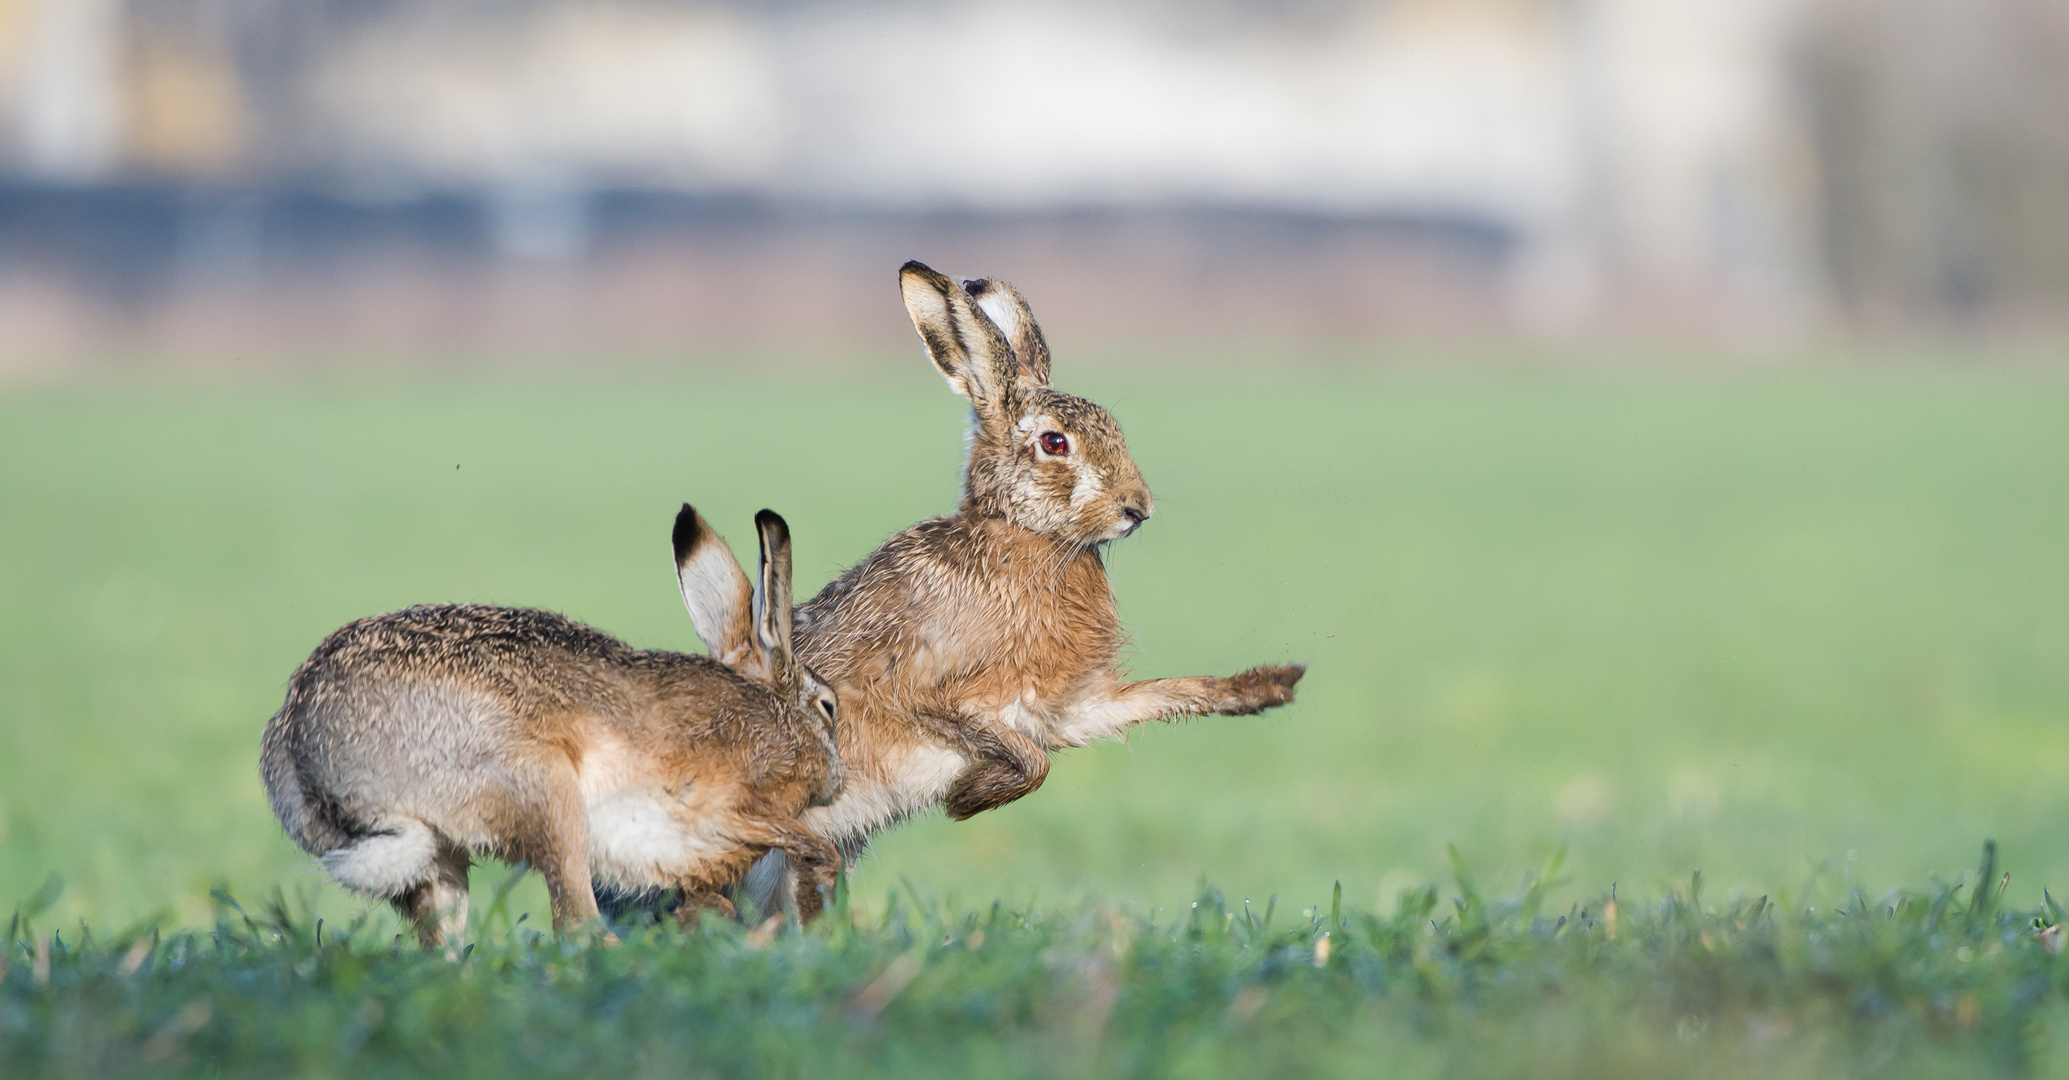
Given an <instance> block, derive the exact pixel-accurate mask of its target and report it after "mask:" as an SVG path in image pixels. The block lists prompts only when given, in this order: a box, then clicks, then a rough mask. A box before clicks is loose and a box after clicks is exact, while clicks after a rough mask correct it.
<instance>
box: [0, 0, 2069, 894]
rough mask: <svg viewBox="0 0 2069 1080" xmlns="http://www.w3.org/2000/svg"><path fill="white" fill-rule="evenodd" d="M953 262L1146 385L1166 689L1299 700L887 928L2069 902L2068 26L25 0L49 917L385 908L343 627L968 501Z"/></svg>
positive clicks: (926, 876) (27, 234) (839, 554)
mask: <svg viewBox="0 0 2069 1080" xmlns="http://www.w3.org/2000/svg"><path fill="white" fill-rule="evenodd" d="M909 258H920V259H923V260H926V261H928V262H929V263H931V264H933V265H935V266H936V267H938V268H941V269H943V270H945V271H948V272H952V273H963V274H985V275H992V276H997V277H1002V278H1004V279H1007V280H1010V281H1012V282H1014V283H1015V284H1016V285H1018V286H1019V287H1020V288H1021V289H1022V290H1023V291H1024V292H1025V293H1026V294H1027V295H1028V296H1029V297H1030V299H1031V301H1032V302H1033V305H1034V307H1035V309H1036V311H1037V312H1038V314H1039V315H1040V317H1041V319H1042V323H1043V325H1044V327H1045V329H1046V330H1047V331H1048V334H1049V339H1050V341H1051V342H1052V344H1053V345H1054V347H1055V349H1056V353H1057V362H1056V377H1057V383H1058V385H1059V387H1060V388H1062V389H1065V390H1068V391H1072V392H1077V393H1082V394H1085V395H1087V396H1089V397H1092V398H1094V399H1095V400H1098V401H1100V402H1102V403H1103V404H1106V405H1108V406H1110V407H1111V408H1112V409H1113V410H1114V411H1115V413H1116V414H1117V415H1118V416H1119V418H1120V420H1121V422H1122V423H1123V425H1124V426H1125V427H1126V429H1127V431H1128V433H1129V437H1130V441H1131V446H1132V447H1133V450H1134V452H1135V454H1136V456H1137V458H1138V460H1139V461H1140V463H1141V465H1142V467H1143V470H1144V472H1145V475H1146V476H1147V477H1148V479H1149V481H1150V483H1151V484H1152V486H1153V487H1154V488H1155V489H1156V491H1157V493H1158V496H1159V508H1158V514H1157V518H1156V520H1155V522H1154V523H1153V524H1152V526H1151V527H1149V528H1147V529H1145V530H1144V532H1143V533H1142V535H1140V536H1138V537H1135V538H1131V539H1130V540H1129V541H1128V542H1126V543H1125V544H1122V545H1119V546H1117V547H1116V548H1115V549H1114V550H1113V552H1112V562H1111V565H1112V568H1113V578H1114V583H1115V589H1116V592H1117V594H1118V596H1119V600H1120V604H1121V608H1122V612H1123V614H1124V616H1125V617H1126V618H1127V620H1128V622H1129V625H1130V627H1131V629H1132V630H1133V632H1134V634H1135V641H1134V644H1133V646H1132V649H1131V652H1130V654H1129V662H1130V663H1131V664H1132V665H1133V666H1134V669H1135V671H1136V672H1137V673H1138V674H1139V675H1143V676H1155V675H1178V674H1198V673H1228V672H1233V671H1235V670H1237V669H1239V668H1241V667H1244V666H1247V665H1250V664H1253V663H1258V662H1264V661H1274V660H1282V659H1301V660H1305V661H1307V662H1308V663H1310V664H1311V665H1312V667H1311V671H1312V674H1311V676H1310V677H1309V679H1308V681H1307V682H1306V683H1304V684H1303V686H1302V689H1301V699H1300V702H1299V703H1298V704H1296V705H1295V706H1293V707H1292V708H1289V709H1285V710H1281V711H1278V712H1274V713H1272V714H1270V715H1268V716H1266V717H1262V718H1254V719H1238V720H1208V721H1201V722H1197V723H1192V724H1188V725H1184V726H1181V727H1170V728H1166V727H1158V728H1154V729H1151V730H1147V731H1145V732H1143V733H1141V734H1140V735H1139V736H1138V737H1136V738H1135V739H1134V740H1133V741H1131V742H1130V743H1127V744H1109V745H1106V746H1102V747H1097V748H1089V749H1085V750H1079V751H1072V752H1069V753H1065V754H1062V755H1059V756H1058V760H1057V764H1056V768H1055V771H1054V772H1053V773H1052V774H1051V777H1050V779H1049V781H1048V784H1047V786H1046V787H1045V788H1044V789H1043V790H1042V791H1040V792H1038V793H1037V794H1035V795H1034V796H1033V797H1031V798H1029V799H1026V800H1023V801H1022V802H1021V803H1018V804H1015V805H1014V806H1011V807H1008V808H1005V809H1003V810H1000V811H997V812H994V813H989V814H985V815H982V816H981V817H979V818H978V819H976V820H973V821H971V822H968V823H963V824H950V823H947V822H945V821H943V820H941V819H940V818H939V817H938V816H936V817H932V818H928V819H925V820H921V821H918V822H915V823H913V824H910V825H907V826H905V827H904V828H901V829H899V830H896V831H894V832H891V833H889V834H887V835H886V836H885V837H884V838H883V839H882V841H881V842H880V843H879V844H878V845H877V846H876V848H875V850H874V852H873V853H872V854H871V855H870V856H869V857H868V858H866V859H865V860H864V862H863V864H862V865H861V867H860V868H859V871H858V877H857V883H858V896H861V897H862V898H863V900H864V902H865V903H881V902H883V901H884V898H885V897H886V896H887V895H889V894H890V893H892V892H894V891H898V890H902V889H904V888H906V887H907V886H906V885H904V884H901V882H909V883H910V888H911V889H913V890H915V891H917V892H920V893H922V894H950V895H953V896H955V897H957V898H958V899H960V900H961V901H963V902H966V903H974V904H983V903H986V902H988V901H989V900H990V899H992V898H993V897H1004V898H1006V899H1007V900H1008V901H1009V902H1015V903H1018V902H1023V901H1025V900H1027V899H1029V898H1030V897H1032V898H1034V899H1036V900H1037V901H1057V900H1065V899H1068V898H1072V897H1083V896H1095V897H1102V898H1106V899H1111V900H1115V901H1120V902H1126V903H1131V904H1142V905H1150V906H1154V905H1165V906H1169V905H1175V904H1182V903H1183V902H1184V901H1186V900H1188V899H1190V897H1191V896H1192V890H1193V888H1194V887H1195V885H1196V883H1197V882H1199V881H1200V880H1201V879H1203V878H1205V879H1208V880H1211V881H1213V882H1216V883H1219V884H1220V885H1222V886H1224V887H1226V888H1227V889H1228V890H1229V891H1230V892H1231V894H1232V895H1234V896H1251V897H1255V898H1257V899H1258V900H1259V901H1260V902H1263V900H1264V898H1265V897H1266V896H1269V895H1271V894H1273V893H1280V894H1284V895H1285V896H1286V897H1287V898H1288V902H1289V903H1291V904H1293V905H1294V906H1295V908H1296V909H1297V908H1298V907H1299V906H1301V905H1306V904H1313V903H1316V902H1318V901H1320V900H1321V899H1323V898H1324V897H1326V896H1327V895H1328V891H1329V889H1330V887H1331V884H1332V883H1333V882H1334V881H1337V880H1341V881H1343V883H1344V886H1345V890H1346V898H1347V901H1348V902H1350V903H1352V904H1353V905H1359V906H1377V907H1389V906H1391V904H1392V902H1393V897H1394V895H1395V893H1396V892H1397V891H1398V890H1399V889H1401V888H1403V887H1406V886H1409V885H1412V884H1416V883H1419V882H1423V881H1427V880H1430V879H1432V878H1433V877H1435V876H1438V875H1440V874H1443V873H1446V872H1447V870H1448V856H1447V855H1446V844H1447V843H1450V842H1455V843H1456V844H1457V845H1458V847H1459V849H1460V850H1461V851H1462V852H1463V854H1464V856H1465V857H1466V858H1467V860H1468V861H1469V862H1471V863H1473V864H1474V865H1475V866H1476V867H1477V868H1478V869H1479V870H1480V871H1482V872H1483V873H1484V874H1485V875H1486V876H1487V878H1488V880H1490V881H1499V882H1508V883H1512V882H1514V881H1515V880H1517V875H1518V874H1520V873H1521V872H1522V869H1523V868H1524V867H1528V866H1534V865H1537V864H1539V863H1541V862H1542V861H1543V860H1545V859H1546V858H1547V857H1548V856H1549V855H1550V854H1551V853H1552V852H1553V851H1555V850H1557V849H1558V848H1559V847H1560V845H1561V844H1562V843H1563V844H1567V845H1570V848H1571V855H1570V858H1569V861H1568V864H1567V865H1568V869H1569V873H1570V875H1571V878H1572V881H1573V885H1572V888H1574V889H1577V890H1585V891H1587V892H1588V894H1589V895H1592V894H1593V892H1594V891H1596V890H1599V889H1601V888H1604V887H1606V886H1607V884H1608V883H1609V882H1611V881H1620V882H1622V883H1624V885H1625V887H1627V888H1634V889H1639V890H1645V889H1649V888H1652V887H1655V886H1657V885H1658V884H1660V883H1662V882H1666V881H1670V880H1671V881H1685V880H1686V877H1687V875H1688V874H1689V873H1690V872H1691V871H1692V870H1694V869H1696V868H1701V869H1703V870H1704V872H1705V877H1706V880H1707V881H1709V882H1711V883H1712V888H1713V889H1714V890H1717V891H1718V892H1724V891H1729V890H1733V889H1742V890H1747V891H1748V892H1749V894H1756V893H1759V892H1771V891H1776V890H1785V889H1786V890H1799V895H1800V890H1801V889H1802V888H1803V887H1804V883H1805V882H1806V881H1807V880H1808V879H1810V878H1811V877H1812V876H1814V875H1817V874H1823V875H1824V877H1825V879H1826V880H1827V881H1830V882H1835V883H1838V884H1837V885H1835V887H1847V886H1848V885H1850V884H1853V883H1859V884H1862V885H1863V887H1867V888H1878V887H1881V886H1884V885H1889V884H1893V883H1904V884H1910V885H1917V884H1920V883H1921V882H1923V881H1924V879H1925V876H1926V875H1928V874H1930V873H1933V872H1936V871H1947V870H1949V869H1951V868H1953V867H1957V866H1964V865H1969V864H1971V862H1972V859H1973V856H1974V853H1975V851H1976V849H1977V847H1978V845H1979V844H1980V842H1981V840H1982V839H1983V838H1984V837H1985V836H1994V837H1996V838H1997V839H1998V840H2000V841H2001V842H2002V843H2003V845H2004V852H2005V858H2006V865H2007V866H2008V867H2010V868H2011V870H2012V871H2013V873H2014V887H2015V888H2017V889H2019V890H2021V894H2020V895H2021V896H2025V895H2026V894H2027V893H2029V892H2032V893H2035V894H2036V895H2037V890H2038V888H2039V887H2040V886H2042V885H2046V884H2057V885H2061V884H2069V843H2065V842H2064V840H2063V836H2064V833H2063V831H2062V828H2061V825H2062V823H2063V822H2064V821H2069V573H2065V570H2069V564H2065V561H2064V556H2063V553H2064V552H2069V364H2065V363H2064V362H2063V361H2062V359H2061V358H2062V355H2063V353H2062V347H2063V343H2064V342H2065V340H2069V2H2064V0H1196V2H1192V3H1183V4H1181V3H1176V2H1166V0H1143V2H1140V3H1136V4H1128V5H1121V4H1095V3H1090V2H1078V0H1017V2H1014V3H994V2H989V0H973V2H968V3H959V4H947V3H936V2H928V0H885V2H881V3H876V4H872V5H855V4H836V3H830V2H817V0H770V2H767V3H760V4H750V3H686V2H685V3H676V2H662V0H653V2H645V3H642V2H633V0H623V2H580V3H577V2H566V0H412V2H407V3H404V2H388V0H292V2H290V0H0V905H4V904H5V903H6V901H8V900H9V899H11V898H16V897H20V896H23V895H26V894H28V893H30V892H31V891H33V890H34V889H35V888H36V887H37V886H38V885H39V884H40V883H41V882H42V881H43V880H44V879H45V878H46V877H47V876H49V875H50V874H52V873H57V874H61V875H62V876H64V878H65V879H66V880H67V881H68V882H69V886H68V891H67V892H66V893H65V900H64V901H63V903H64V904H65V905H68V906H67V907H66V908H65V909H64V910H65V911H66V912H67V913H68V914H69V915H71V916H77V917H82V918H88V919H91V920H94V921H95V923H96V925H99V924H101V923H121V922H125V921H127V920H131V919H141V918H147V917H151V916H153V915H154V913H162V912H171V913H173V915H174V917H175V918H176V919H177V920H178V921H189V922H191V921H198V920H202V919H205V918H206V917H207V916H208V901H207V896H208V892H209V889H210V888H211V887H212V886H214V885H217V884H222V885H225V886H227V887H229V888H230V889H231V890H232V891H233V892H234V893H235V894H236V895H238V896H241V897H245V898H247V899H249V898H254V897H257V896H260V895H263V894H264V893H265V892H266V891H267V890H269V889H271V888H273V887H275V886H282V887H286V888H288V889H290V890H293V889H303V890H311V896H312V897H313V902H315V903H316V904H317V905H318V907H319V908H320V909H322V910H326V911H329V912H332V913H333V914H337V913H342V912H348V911H352V910H357V909H358V907H359V905H357V904H356V903H354V902H353V901H351V900H349V899H348V898H346V897H344V896H343V895H342V894H341V893H338V892H337V891H336V890H334V889H331V888H330V887H328V886H323V885H320V884H319V882H320V876H319V875H318V874H317V872H316V871H315V869H314V867H313V865H312V864H311V862H310V861H309V860H308V859H307V858H306V857H304V856H302V855H301V854H299V853H298V852H296V851H295V850H294V849H293V847H292V845H291V844H289V843H288V842H287V841H286V839H285V838H284V837H283V836H282V835H281V834H280V832H279V830H278V828H277V826H275V824H274V823H273V821H272V819H271V816H270V814H269V812H268V810H267V807H266V805H265V800H264V794H263V792H262V790H261V789H260V785H259V780H258V776H257V769H256V763H255V758H256V750H257V738H258V732H259V729H260V727H261V725H262V724H263V723H264V720H265V718H266V717H267V716H268V715H269V714H270V713H271V712H272V711H273V710H274V709H275V708H277V706H278V703H279V699H280V695H281V692H282V688H283V686H284V683H285V680H286V678H287V675H288V673H289V672H290V671H292V670H293V668H294V666H295V664H296V663H298V662H299V660H300V659H301V658H302V657H303V656H305V655H306V654H307V652H308V650H309V649H310V648H311V647H312V646H314V644H315V643H316V642H317V641H318V640H320V639H321V638H322V636H323V635H324V634H325V633H327V632H329V631H330V630H331V629H333V628H335V627H336V626H338V625H339V624H341V623H343V622H345V621H346V620H348V619H351V618H354V617H357V616H360V615H365V614H368V613H371V612H376V611H381V610H387V609H391V608H394V607H399V606H402V605H404V604H408V603H414V602H426V601H447V600H478V601H488V602H502V603H515V604H529V605H537V606H544V607H551V608H556V609H560V610H564V611H567V612H569V613H570V614H572V615H575V616H576V617H579V618H582V619H585V620H587V621H590V622H593V623H595V624H597V625H599V626H601V627H604V628H605V629H608V630H611V631H613V632H615V633H618V634H621V635H623V636H625V637H626V638H628V639H629V640H631V641H632V642H634V643H635V644H638V645H642V646H650V647H668V648H693V647H694V639H693V638H692V636H691V634H690V631H689V627H688V623H687V620H686V618H685V617H684V616H683V614H682V612H681V611H680V606H679V602H678V600H677V598H676V594H675V590H674V588H673V585H672V583H671V581H670V578H669V576H668V575H669V570H668V565H667V561H666V559H667V557H666V555H665V554H664V552H665V550H666V544H665V538H664V536H663V533H664V531H665V528H666V525H667V523H668V521H669V520H671V518H672V515H673V512H674V509H675V507H676V506H677V504H679V503H680V502H681V501H683V500H685V499H688V500H693V501H695V502H696V503H697V504H698V505H699V506H700V507H701V508H702V509H704V510H705V511H706V513H707V514H708V515H709V516H710V517H711V518H712V520H713V521H715V522H717V523H718V524H719V525H720V527H721V528H722V530H724V531H726V532H728V533H730V534H731V535H733V536H734V538H735V539H736V540H740V539H742V538H744V537H747V536H748V531H747V529H746V522H747V521H748V520H749V517H750V516H751V514H752V513H753V511H754V510H755V509H756V508H758V507H761V506H773V507H776V508H778V509H780V510H782V511H783V512H784V513H785V514H786V515H787V516H788V517H789V519H790V521H791V522H792V524H793V527H794V528H795V529H796V531H797V537H798V549H797V550H798V579H799V584H800V587H801V589H806V590H810V589H816V588H817V587H818V585H819V584H820V583H821V582H823V581H825V580H827V579H828V578H830V577H831V576H832V575H834V574H835V573H837V572H838V571H839V570H840V568H842V567H843V566H845V565H848V564H850V563H852V562H853V561H855V560H856V559H858V558H860V557H861V556H862V555H863V554H865V553H866V552H867V551H869V550H870V548H871V547H873V546H874V545H875V544H876V543H877V542H879V541H880V540H881V539H882V538H883V537H885V536H886V535H888V534H890V533H891V532H893V531H895V530H897V529H899V528H902V527H904V526H906V525H908V524H911V523H912V522H914V521H915V520H918V519H920V518H923V517H927V516H930V515H934V514H940V513H945V512H948V511H950V510H951V509H952V508H953V506H954V499H955V490H956V479H957V471H958V467H959V464H960V446H959V443H958V434H959V430H960V426H961V422H962V412H963V411H962V404H961V402H960V401H959V400H958V399H956V398H954V397H952V396H951V395H950V394H949V393H948V392H947V390H946V388H945V387H944V386H943V385H942V383H941V381H940V379H939V378H938V376H936V375H935V374H934V373H933V371H932V369H931V368H930V367H929V366H928V365H927V364H926V363H925V361H924V360H923V358H922V356H921V353H920V351H919V348H918V344H917V342H916V340H915V338H914V336H913V334H912V331H911V328H910V325H909V324H908V322H907V321H906V318H905V314H904V312H903V310H902V309H901V306H900V304H899V302H898V299H897V293H896V289H895V284H894V283H895V280H896V269H897V267H898V265H899V264H900V263H902V262H903V261H905V260H906V259H909ZM488 877H489V876H488V875H477V880H478V881H487V880H488ZM483 887H487V886H486V885H484V886H483ZM2058 891H2059V890H2058ZM1713 895H1714V894H1713ZM520 902H521V903H522V904H524V905H529V907H530V909H531V910H534V911H538V912H541V917H542V916H543V894H542V893H540V892H539V891H538V890H537V888H536V886H535V885H527V886H525V887H524V889H523V890H522V891H521V893H520ZM2022 902H2031V900H2030V897H2029V898H2028V899H2027V900H2025V901H2022Z"/></svg>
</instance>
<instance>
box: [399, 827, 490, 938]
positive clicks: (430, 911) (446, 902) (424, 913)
mask: <svg viewBox="0 0 2069 1080" xmlns="http://www.w3.org/2000/svg"><path fill="white" fill-rule="evenodd" d="M470 865H472V860H471V859H469V858H468V857H467V852H466V850H465V849H462V848H459V847H454V846H447V847H446V848H445V850H443V851H440V852H439V853H438V857H437V859H436V861H435V862H434V864H433V875H432V877H431V880H429V881H424V882H420V883H418V884H417V885H415V886H413V887H411V888H410V889H409V890H408V891H406V892H404V893H402V894H400V895H398V896H397V897H395V899H394V900H393V901H391V903H393V904H394V905H395V909H396V910H397V911H400V912H401V913H402V917H403V918H405V919H408V920H409V921H410V922H411V924H413V925H414V926H415V927H416V928H417V943H418V944H419V945H422V946H423V947H424V951H425V952H430V951H432V950H434V949H439V948H443V949H444V950H445V953H446V955H447V956H448V957H452V958H455V959H457V958H458V956H459V950H460V945H461V944H462V943H463V942H464V941H465V940H466V937H467V870H468V868H469V866H470Z"/></svg>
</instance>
